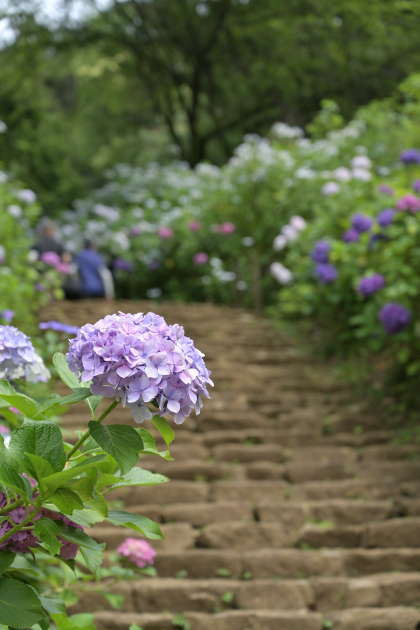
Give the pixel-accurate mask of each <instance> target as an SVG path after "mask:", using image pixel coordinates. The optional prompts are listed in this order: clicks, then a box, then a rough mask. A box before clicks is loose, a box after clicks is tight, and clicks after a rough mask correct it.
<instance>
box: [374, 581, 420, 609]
mask: <svg viewBox="0 0 420 630" xmlns="http://www.w3.org/2000/svg"><path fill="white" fill-rule="evenodd" d="M373 579H374V580H375V582H376V583H377V585H378V588H379V590H380V594H381V605H382V606H384V607H390V606H417V607H418V602H419V599H420V574H419V573H392V574H387V575H375V576H374V577H373Z"/></svg>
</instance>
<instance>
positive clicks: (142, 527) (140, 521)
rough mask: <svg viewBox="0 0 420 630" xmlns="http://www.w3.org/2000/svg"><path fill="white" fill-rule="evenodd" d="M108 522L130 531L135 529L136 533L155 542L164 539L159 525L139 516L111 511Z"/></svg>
mask: <svg viewBox="0 0 420 630" xmlns="http://www.w3.org/2000/svg"><path fill="white" fill-rule="evenodd" d="M106 520H107V521H108V522H109V523H112V524H113V525H116V526H117V527H129V528H130V529H134V531H136V532H139V533H140V534H143V536H146V537H147V538H151V539H153V540H158V539H159V538H164V535H163V534H162V531H161V529H160V527H159V525H158V524H157V523H155V522H154V521H151V520H150V518H146V517H145V516H140V515H139V514H130V513H129V512H122V511H120V510H109V514H108V517H107V518H106Z"/></svg>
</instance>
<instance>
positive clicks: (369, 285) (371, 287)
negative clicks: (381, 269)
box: [357, 273, 385, 296]
mask: <svg viewBox="0 0 420 630" xmlns="http://www.w3.org/2000/svg"><path fill="white" fill-rule="evenodd" d="M384 286H385V278H384V277H383V275H382V274H380V273H374V274H373V275H371V276H365V277H364V278H362V279H361V280H360V282H359V284H358V285H357V290H358V291H359V293H360V294H361V295H364V296H368V295H373V294H374V293H376V292H377V291H380V290H381V289H383V287H384Z"/></svg>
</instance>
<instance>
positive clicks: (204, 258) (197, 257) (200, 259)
mask: <svg viewBox="0 0 420 630" xmlns="http://www.w3.org/2000/svg"><path fill="white" fill-rule="evenodd" d="M208 259H209V256H208V254H206V252H198V253H197V254H194V256H193V259H192V260H193V263H194V265H204V264H205V263H206V262H208Z"/></svg>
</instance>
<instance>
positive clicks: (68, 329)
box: [39, 321, 79, 335]
mask: <svg viewBox="0 0 420 630" xmlns="http://www.w3.org/2000/svg"><path fill="white" fill-rule="evenodd" d="M39 328H40V329H41V330H55V331H56V332H63V333H65V334H66V335H77V333H78V332H79V327H78V326H71V325H70V324H62V323H61V322H56V321H51V322H41V323H40V324H39Z"/></svg>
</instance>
